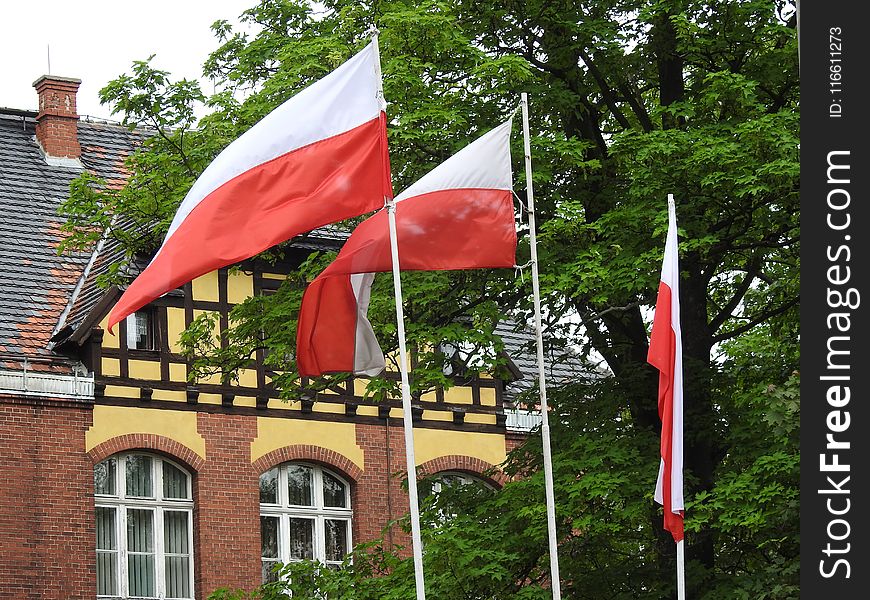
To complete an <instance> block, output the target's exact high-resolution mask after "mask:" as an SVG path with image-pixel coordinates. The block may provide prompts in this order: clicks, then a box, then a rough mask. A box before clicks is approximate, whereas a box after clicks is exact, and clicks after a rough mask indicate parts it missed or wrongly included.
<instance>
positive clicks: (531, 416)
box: [504, 408, 543, 432]
mask: <svg viewBox="0 0 870 600" xmlns="http://www.w3.org/2000/svg"><path fill="white" fill-rule="evenodd" d="M504 413H505V416H506V417H507V419H506V420H505V427H507V428H508V429H509V430H511V431H525V432H528V431H532V430H533V429H534V428H535V427H537V426H539V425H540V424H541V421H542V420H543V419H542V418H541V411H539V410H525V409H522V408H506V409H505V410H504Z"/></svg>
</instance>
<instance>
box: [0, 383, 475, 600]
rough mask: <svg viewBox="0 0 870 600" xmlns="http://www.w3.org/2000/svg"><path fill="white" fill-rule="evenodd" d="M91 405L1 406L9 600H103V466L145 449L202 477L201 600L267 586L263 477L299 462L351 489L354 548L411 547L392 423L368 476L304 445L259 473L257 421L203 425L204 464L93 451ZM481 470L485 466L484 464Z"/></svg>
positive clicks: (181, 453)
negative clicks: (98, 497)
mask: <svg viewBox="0 0 870 600" xmlns="http://www.w3.org/2000/svg"><path fill="white" fill-rule="evenodd" d="M91 417H92V413H91V410H90V407H89V406H86V405H74V404H71V403H69V404H64V403H54V404H47V403H43V405H41V406H32V405H25V404H23V403H22V402H21V401H20V400H17V401H15V400H13V399H7V400H6V401H5V402H4V400H3V399H2V398H0V540H2V542H0V598H14V599H16V600H18V599H21V600H31V599H34V600H35V599H37V598H38V599H40V600H73V599H78V598H87V599H88V600H92V599H93V598H94V596H95V586H96V582H95V576H94V572H95V564H94V563H95V551H94V522H93V506H94V502H93V465H94V464H95V463H97V462H99V461H101V460H103V459H105V458H107V457H108V456H111V455H113V454H116V453H118V452H125V451H133V450H145V451H152V452H157V453H161V454H164V455H167V456H170V457H171V458H173V459H174V460H177V461H179V462H180V463H182V464H184V465H185V466H186V467H187V468H188V469H190V471H191V473H192V475H193V481H194V485H193V490H194V492H193V495H194V553H195V565H196V566H195V587H196V597H197V598H198V599H200V600H202V599H203V598H206V597H207V596H208V594H209V593H211V592H212V591H214V590H215V589H216V588H218V587H228V588H231V589H235V588H242V589H247V590H250V589H253V588H254V587H256V586H257V585H259V583H260V577H261V574H260V573H261V571H260V528H259V515H260V510H259V493H258V478H259V475H260V473H261V472H263V471H265V470H267V469H268V468H270V467H272V466H274V465H276V464H280V463H282V462H285V461H288V460H305V461H309V462H316V463H319V464H321V465H323V466H325V467H326V468H329V469H332V470H334V471H336V472H337V473H339V474H340V475H342V476H344V477H345V478H347V479H348V480H350V482H351V484H352V506H353V510H354V519H353V539H354V543H359V542H362V541H369V540H373V539H378V538H381V537H382V536H384V538H385V540H386V543H387V546H388V547H390V546H402V547H404V550H403V553H404V554H405V555H410V553H411V547H410V539H409V536H408V535H407V534H405V533H404V532H402V531H401V530H400V529H398V528H392V529H391V530H390V531H388V532H386V533H385V532H384V529H385V527H386V526H387V525H388V523H389V522H390V521H391V520H393V519H395V518H398V517H400V516H402V515H404V514H406V513H407V512H408V495H407V494H406V493H405V491H404V490H403V489H402V487H401V481H402V479H403V477H404V473H405V464H406V463H405V444H404V432H403V429H402V427H401V426H397V425H395V424H391V425H390V426H389V427H387V426H386V424H385V423H381V424H377V425H363V424H358V425H357V427H356V443H357V444H358V445H359V446H360V447H361V448H362V450H363V452H364V461H365V464H364V467H365V468H364V469H362V470H361V469H360V468H359V467H358V466H356V465H355V464H354V463H352V462H351V461H350V460H349V459H348V458H347V457H344V456H341V455H339V454H337V453H335V452H333V451H329V450H324V449H323V448H319V447H316V446H307V445H299V444H294V443H293V440H289V439H288V440H287V442H288V443H287V446H285V447H284V448H281V449H279V450H276V451H275V452H272V453H270V454H268V455H266V456H264V457H261V458H260V459H259V460H257V461H256V462H255V463H254V464H253V465H251V464H250V456H251V442H252V441H253V440H254V439H255V438H256V435H257V419H256V417H253V416H241V415H226V414H211V413H205V412H201V413H198V415H197V428H198V431H199V433H200V435H202V436H203V438H204V440H205V451H206V457H205V459H203V458H202V457H200V456H198V455H197V454H195V453H194V452H192V451H191V450H190V449H189V448H186V447H185V446H183V445H181V444H179V443H178V442H176V441H174V440H171V439H170V438H168V437H163V436H159V435H153V434H130V435H124V436H120V437H117V438H113V439H111V440H108V441H107V442H105V443H103V444H100V445H98V446H97V447H95V448H93V449H92V450H91V451H90V452H88V453H85V451H84V448H85V439H84V438H85V432H86V431H87V429H88V428H89V427H90V425H91ZM431 462H432V464H427V465H425V466H424V469H426V470H427V472H429V471H433V470H436V471H437V470H440V467H442V466H443V467H444V468H450V469H456V468H461V469H462V470H468V471H470V472H479V471H480V470H482V469H481V468H480V467H486V466H488V465H486V464H485V463H482V462H481V461H477V462H475V460H474V459H470V458H469V457H461V456H454V457H451V460H449V461H447V462H444V461H442V462H443V463H444V464H443V465H442V464H441V463H438V464H435V463H436V462H437V461H431ZM477 463H480V464H477Z"/></svg>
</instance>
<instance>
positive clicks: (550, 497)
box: [520, 92, 562, 600]
mask: <svg viewBox="0 0 870 600" xmlns="http://www.w3.org/2000/svg"><path fill="white" fill-rule="evenodd" d="M520 104H521V105H522V107H523V148H524V152H525V157H526V193H527V199H528V211H529V243H530V245H531V250H532V256H531V258H532V297H533V299H534V303H535V332H536V333H537V337H538V388H539V390H540V394H541V415H542V417H543V422H542V424H541V436H542V437H543V445H544V488H545V490H546V499H547V535H548V538H549V543H550V579H552V582H551V585H552V589H553V600H561V598H562V585H561V581H560V580H559V552H558V547H557V544H556V500H555V493H554V492H553V457H552V456H551V454H550V425H549V423H548V421H547V385H546V379H545V377H544V338H543V333H542V331H541V291H540V289H539V285H538V245H537V238H536V237H535V195H534V191H533V189H532V150H531V144H530V142H529V100H528V95H527V94H526V93H525V92H523V93H522V94H520Z"/></svg>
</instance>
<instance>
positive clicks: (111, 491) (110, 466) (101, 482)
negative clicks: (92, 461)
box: [94, 458, 118, 496]
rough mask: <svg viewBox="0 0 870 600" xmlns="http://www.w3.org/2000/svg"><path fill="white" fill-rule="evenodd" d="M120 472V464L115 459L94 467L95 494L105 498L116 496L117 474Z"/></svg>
mask: <svg viewBox="0 0 870 600" xmlns="http://www.w3.org/2000/svg"><path fill="white" fill-rule="evenodd" d="M117 471H118V463H117V461H116V460H115V459H114V458H109V459H106V460H104V461H103V462H101V463H100V464H98V465H97V466H96V467H94V493H95V494H101V495H104V496H115V495H117V494H116V492H115V474H116V473H117Z"/></svg>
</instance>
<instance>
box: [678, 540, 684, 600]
mask: <svg viewBox="0 0 870 600" xmlns="http://www.w3.org/2000/svg"><path fill="white" fill-rule="evenodd" d="M685 542H686V540H684V539H683V540H680V541H679V542H677V600H686V552H685V546H684V544H685Z"/></svg>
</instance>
